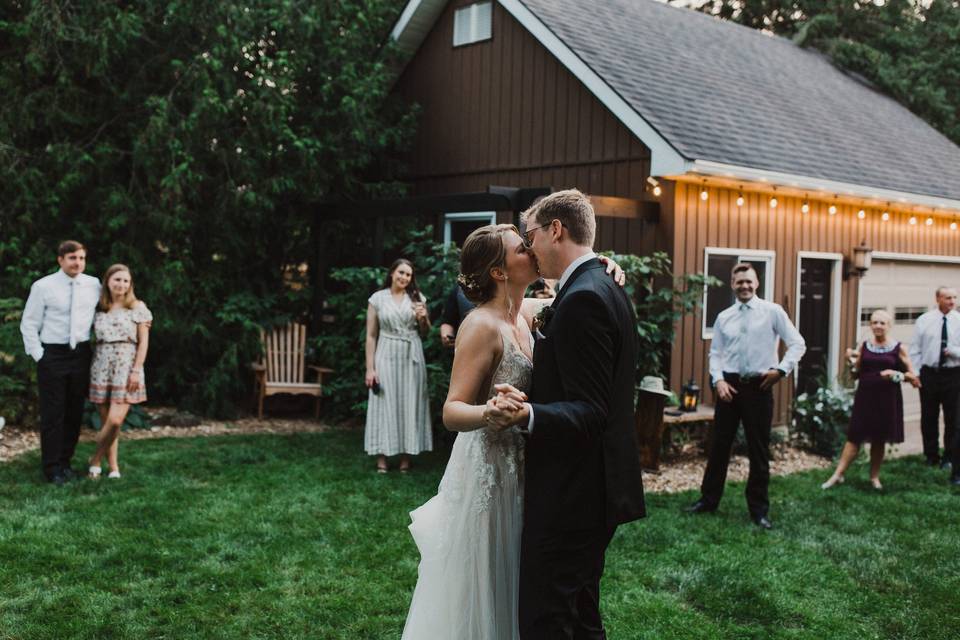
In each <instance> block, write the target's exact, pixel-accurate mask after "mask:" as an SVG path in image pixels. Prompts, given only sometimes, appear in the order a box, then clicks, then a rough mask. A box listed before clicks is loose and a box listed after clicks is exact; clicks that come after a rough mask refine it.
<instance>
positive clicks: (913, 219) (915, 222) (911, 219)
mask: <svg viewBox="0 0 960 640" xmlns="http://www.w3.org/2000/svg"><path fill="white" fill-rule="evenodd" d="M910 224H917V216H910Z"/></svg>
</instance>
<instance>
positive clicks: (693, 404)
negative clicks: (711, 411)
mask: <svg viewBox="0 0 960 640" xmlns="http://www.w3.org/2000/svg"><path fill="white" fill-rule="evenodd" d="M699 403H700V387H699V386H697V383H696V382H694V381H693V378H690V382H688V383H687V384H685V385H683V390H682V391H681V392H680V410H681V411H696V410H697V405H698V404H699Z"/></svg>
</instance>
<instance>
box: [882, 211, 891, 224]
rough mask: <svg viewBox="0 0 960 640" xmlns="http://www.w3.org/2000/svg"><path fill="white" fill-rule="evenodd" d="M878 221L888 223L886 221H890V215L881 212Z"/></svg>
mask: <svg viewBox="0 0 960 640" xmlns="http://www.w3.org/2000/svg"><path fill="white" fill-rule="evenodd" d="M880 219H881V220H883V221H884V222H886V221H888V220H889V219H890V214H889V213H887V212H886V211H884V212H883V215H882V216H880Z"/></svg>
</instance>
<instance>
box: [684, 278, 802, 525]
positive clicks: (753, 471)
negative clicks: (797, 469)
mask: <svg viewBox="0 0 960 640" xmlns="http://www.w3.org/2000/svg"><path fill="white" fill-rule="evenodd" d="M759 284H760V283H759V279H758V278H757V272H756V270H754V268H753V266H752V265H750V264H749V263H746V262H742V263H740V264H737V265H735V266H734V267H733V272H732V280H731V285H732V287H733V291H734V294H736V298H737V301H736V302H735V303H734V304H733V306H731V307H728V308H726V309H724V310H723V311H721V312H720V315H719V316H717V320H716V322H714V325H713V340H712V341H711V343H710V378H711V381H712V382H713V384H714V386H715V389H716V395H717V397H718V399H719V402H717V406H716V412H715V415H714V427H713V438H712V443H711V446H710V453H709V456H708V458H707V468H706V471H705V472H704V474H703V483H702V484H701V485H700V494H701V496H700V499H699V500H697V502H696V503H694V504H693V506H692V507H690V508H689V509H688V511H690V512H692V513H707V512H711V511H716V510H717V507H718V506H719V505H720V498H721V497H722V496H723V487H724V484H725V483H726V480H727V467H728V466H729V464H730V449H731V447H732V446H733V440H734V437H735V436H736V434H737V429H738V428H739V426H740V423H741V422H743V432H744V435H745V436H746V440H747V453H748V455H749V458H750V475H749V477H748V479H747V491H746V496H747V508H748V509H749V511H750V519H751V520H753V522H754V524H756V525H757V526H758V527H761V528H762V529H770V528H772V527H773V525H772V523H771V522H770V517H769V515H768V512H769V510H770V500H769V498H768V495H767V488H768V486H769V484H770V426H771V422H772V421H773V386H774V385H776V384H777V383H778V382H780V380H781V379H783V378H784V377H785V376H786V375H787V374H788V373H790V372H791V371H792V370H793V368H794V367H796V366H797V363H798V362H799V361H800V358H801V357H803V354H804V352H805V351H806V350H807V345H806V343H805V342H804V340H803V336H801V335H800V332H799V331H797V328H796V327H795V326H793V323H792V322H790V318H789V317H788V316H787V312H786V311H784V310H783V307H781V306H780V305H778V304H776V303H773V302H768V301H766V300H761V299H760V298H759V297H757V295H756V292H757V287H758V286H759ZM780 340H783V341H784V343H786V345H787V352H786V354H785V355H784V356H783V358H782V359H780V358H778V357H777V345H778V343H779V341H780Z"/></svg>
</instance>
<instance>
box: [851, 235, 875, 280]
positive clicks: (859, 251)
mask: <svg viewBox="0 0 960 640" xmlns="http://www.w3.org/2000/svg"><path fill="white" fill-rule="evenodd" d="M872 263H873V249H871V248H870V247H868V246H867V241H866V240H861V241H860V244H859V245H858V246H856V247H854V248H853V256H852V258H851V259H850V271H849V273H848V274H847V275H850V276H857V277H858V278H862V277H863V275H864V274H865V273H866V272H867V271H869V270H870V265H871V264H872Z"/></svg>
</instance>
